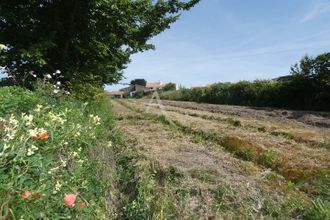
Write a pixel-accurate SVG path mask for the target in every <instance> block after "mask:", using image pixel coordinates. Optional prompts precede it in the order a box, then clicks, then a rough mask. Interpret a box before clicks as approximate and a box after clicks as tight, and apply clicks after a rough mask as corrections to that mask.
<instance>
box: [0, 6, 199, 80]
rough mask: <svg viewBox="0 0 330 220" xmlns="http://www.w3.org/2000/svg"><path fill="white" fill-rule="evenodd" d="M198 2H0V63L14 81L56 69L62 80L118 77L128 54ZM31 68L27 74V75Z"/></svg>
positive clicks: (139, 49) (142, 47)
mask: <svg viewBox="0 0 330 220" xmlns="http://www.w3.org/2000/svg"><path fill="white" fill-rule="evenodd" d="M198 1H199V0H191V1H185V2H181V1H180V0H158V1H153V0H1V2H0V43H2V44H5V45H6V46H7V49H6V50H2V51H1V52H0V66H6V67H7V71H8V74H9V75H10V76H12V77H14V78H15V79H16V81H17V82H18V83H20V84H23V80H22V79H25V78H26V80H24V81H25V82H26V81H31V80H34V79H33V74H36V75H37V77H39V78H41V77H43V75H44V74H47V73H50V74H51V73H52V72H54V71H56V70H57V69H60V70H61V71H62V74H63V75H64V78H63V79H62V81H63V82H68V81H73V82H74V81H75V80H76V79H78V78H79V80H80V81H84V80H85V81H89V80H91V79H92V80H93V81H97V82H99V84H100V85H102V84H103V83H113V82H116V81H118V80H120V79H121V77H122V70H123V69H124V68H125V66H126V64H127V63H128V62H129V58H130V55H132V54H134V53H137V52H142V51H145V50H148V49H152V48H154V46H153V45H152V44H149V43H148V40H149V39H151V38H152V37H154V36H156V35H157V34H159V33H161V32H162V31H164V30H165V29H167V28H169V27H170V24H171V23H173V22H175V21H176V20H177V19H178V18H179V13H180V11H182V10H189V9H190V8H191V7H193V6H194V5H195V4H196V3H197V2H198ZM31 71H33V74H31Z"/></svg>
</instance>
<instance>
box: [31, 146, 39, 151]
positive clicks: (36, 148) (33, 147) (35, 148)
mask: <svg viewBox="0 0 330 220" xmlns="http://www.w3.org/2000/svg"><path fill="white" fill-rule="evenodd" d="M38 149H39V148H38V147H36V146H34V145H32V146H31V150H33V151H37V150H38Z"/></svg>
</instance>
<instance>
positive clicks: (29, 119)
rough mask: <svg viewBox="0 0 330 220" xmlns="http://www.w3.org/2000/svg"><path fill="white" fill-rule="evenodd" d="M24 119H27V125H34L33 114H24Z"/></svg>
mask: <svg viewBox="0 0 330 220" xmlns="http://www.w3.org/2000/svg"><path fill="white" fill-rule="evenodd" d="M23 120H24V121H25V125H26V126H31V125H32V121H33V115H31V114H29V115H26V114H24V115H23Z"/></svg>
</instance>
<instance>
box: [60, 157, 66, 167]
mask: <svg viewBox="0 0 330 220" xmlns="http://www.w3.org/2000/svg"><path fill="white" fill-rule="evenodd" d="M61 163H62V166H63V167H66V164H67V161H66V160H62V159H61Z"/></svg>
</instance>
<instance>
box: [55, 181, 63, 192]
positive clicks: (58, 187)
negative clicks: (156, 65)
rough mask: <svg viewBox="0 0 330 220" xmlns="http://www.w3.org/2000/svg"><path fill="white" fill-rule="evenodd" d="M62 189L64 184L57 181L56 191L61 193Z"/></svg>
mask: <svg viewBox="0 0 330 220" xmlns="http://www.w3.org/2000/svg"><path fill="white" fill-rule="evenodd" d="M61 187H62V184H61V183H60V182H59V181H57V182H56V184H55V190H56V191H60V189H61Z"/></svg>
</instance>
